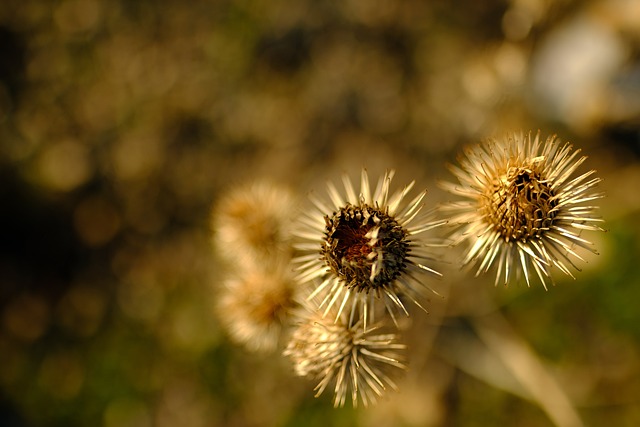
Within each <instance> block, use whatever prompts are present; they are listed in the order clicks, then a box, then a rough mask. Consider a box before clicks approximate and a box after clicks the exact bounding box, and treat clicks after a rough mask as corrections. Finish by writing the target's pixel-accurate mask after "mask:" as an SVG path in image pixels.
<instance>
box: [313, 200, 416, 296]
mask: <svg viewBox="0 0 640 427" xmlns="http://www.w3.org/2000/svg"><path fill="white" fill-rule="evenodd" d="M325 223H326V229H325V241H324V243H323V245H322V250H321V253H322V259H323V260H324V261H325V263H326V264H327V266H329V268H331V270H332V271H333V272H334V273H335V274H337V275H338V276H339V277H340V278H341V279H342V280H343V282H344V284H345V286H347V287H349V288H355V289H356V291H358V292H362V291H365V292H369V291H370V290H372V289H379V288H382V287H385V286H387V285H389V284H390V283H391V282H393V280H395V279H396V277H398V275H400V274H401V273H402V272H403V271H404V269H405V267H406V266H405V261H406V258H407V255H408V252H409V242H408V240H407V232H406V231H405V230H404V229H403V228H402V226H400V224H398V222H397V221H396V220H395V219H394V218H392V217H391V216H389V215H388V214H387V213H386V212H384V211H382V210H380V209H375V208H372V207H369V206H367V205H364V204H363V205H362V206H353V205H350V204H347V206H345V207H344V208H342V209H340V210H339V211H338V212H335V213H334V214H333V216H331V217H329V216H325Z"/></svg>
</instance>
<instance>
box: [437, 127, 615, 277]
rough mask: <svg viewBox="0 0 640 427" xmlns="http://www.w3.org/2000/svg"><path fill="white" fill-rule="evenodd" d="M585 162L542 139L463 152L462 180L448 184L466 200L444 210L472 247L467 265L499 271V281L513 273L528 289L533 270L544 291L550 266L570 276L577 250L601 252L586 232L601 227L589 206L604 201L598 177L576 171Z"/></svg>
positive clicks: (514, 139) (520, 138) (517, 139)
mask: <svg viewBox="0 0 640 427" xmlns="http://www.w3.org/2000/svg"><path fill="white" fill-rule="evenodd" d="M585 160H586V157H585V156H580V150H573V148H572V146H571V145H570V144H568V143H566V144H560V143H559V142H558V141H557V140H556V138H555V136H552V137H549V138H548V139H547V140H546V141H542V140H541V139H540V135H539V134H537V135H536V136H535V137H534V138H532V137H531V134H529V135H527V136H524V135H522V134H520V135H512V136H510V137H508V138H506V139H504V140H502V141H495V140H492V141H489V142H487V143H486V144H483V145H479V146H476V147H473V148H470V149H468V150H467V151H465V155H464V156H463V157H462V158H461V159H460V166H459V167H455V166H453V167H451V170H452V172H453V174H454V175H455V176H456V178H457V179H458V182H457V183H455V184H454V183H444V187H445V188H446V189H448V190H449V191H450V192H451V193H452V194H455V195H457V196H460V197H461V198H463V200H461V201H457V202H452V203H450V204H448V205H446V206H445V207H444V210H445V211H447V212H448V213H449V214H450V215H451V217H450V223H452V224H454V225H455V226H456V227H457V229H456V232H455V233H454V235H455V236H456V240H457V241H458V242H461V241H466V242H468V243H469V249H468V251H467V253H466V257H465V259H464V261H463V262H464V263H465V264H470V263H471V264H478V270H477V274H481V273H486V272H487V271H488V270H489V269H490V268H491V267H492V266H496V270H497V271H496V284H498V282H500V281H502V282H503V283H504V284H505V285H506V284H508V283H509V282H510V281H512V280H513V279H514V276H515V279H516V280H517V279H518V277H521V276H524V278H525V280H526V282H527V284H529V283H530V278H531V276H532V274H534V272H535V274H536V275H537V277H538V278H539V279H540V281H541V282H542V284H543V286H545V288H546V279H547V278H550V277H551V269H552V268H553V267H557V268H558V269H559V270H561V271H562V272H564V273H566V274H568V275H570V276H572V277H573V275H572V273H571V268H575V269H578V267H577V266H575V264H574V259H580V260H582V257H581V256H580V254H579V252H578V250H577V249H579V248H582V249H586V250H588V251H591V252H593V253H596V251H595V249H593V247H592V246H593V245H592V243H591V242H590V241H588V240H586V239H585V238H584V237H583V236H582V234H583V232H584V231H599V230H601V228H600V227H598V225H597V224H598V223H599V222H600V221H601V219H600V218H598V217H597V216H596V215H595V211H596V210H597V207H596V206H593V205H591V204H589V202H591V201H593V200H596V199H599V198H601V197H603V195H602V193H599V192H596V191H594V187H595V186H596V185H597V184H598V183H599V182H600V178H597V177H595V176H594V174H595V171H593V170H591V171H589V172H586V173H583V174H579V175H576V174H575V172H576V171H577V169H578V168H579V167H580V165H582V163H584V161H585Z"/></svg>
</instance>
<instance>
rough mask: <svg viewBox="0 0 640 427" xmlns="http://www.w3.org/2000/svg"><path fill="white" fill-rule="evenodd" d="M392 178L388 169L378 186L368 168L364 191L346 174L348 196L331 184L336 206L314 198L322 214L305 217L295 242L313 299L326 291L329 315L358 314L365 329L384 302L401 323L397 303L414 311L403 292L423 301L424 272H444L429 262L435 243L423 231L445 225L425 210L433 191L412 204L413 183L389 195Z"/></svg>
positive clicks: (322, 299)
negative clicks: (429, 248) (425, 201)
mask: <svg viewBox="0 0 640 427" xmlns="http://www.w3.org/2000/svg"><path fill="white" fill-rule="evenodd" d="M392 178H393V171H391V172H388V173H385V174H384V176H383V177H382V178H381V179H380V180H379V182H378V184H377V186H376V188H375V190H373V191H372V189H371V188H370V185H369V177H368V175H367V172H366V171H365V170H363V171H362V175H361V180H360V192H359V193H356V192H355V190H354V187H353V184H352V183H351V180H350V179H349V177H348V176H346V175H345V176H344V177H343V182H344V188H345V194H340V193H339V192H338V190H337V189H336V187H335V186H334V185H333V184H332V183H329V184H328V188H329V197H330V199H331V203H330V204H329V203H325V202H323V201H321V200H319V199H317V198H315V197H311V201H312V202H313V204H314V205H315V208H316V211H312V212H309V213H306V214H304V215H303V218H302V219H301V223H302V225H303V227H302V228H301V229H300V230H298V231H297V232H294V234H295V235H297V237H299V238H300V239H301V240H302V242H300V243H298V244H296V245H294V247H295V248H296V249H298V250H300V251H301V252H302V254H301V255H300V256H299V257H297V258H295V259H294V262H295V263H297V264H298V268H297V269H298V270H299V271H300V272H301V274H300V277H299V279H300V280H301V281H302V282H308V283H311V284H312V285H313V286H315V290H314V291H313V293H312V294H311V296H310V299H314V298H315V297H316V296H320V303H319V307H320V309H322V310H324V312H323V314H324V315H327V314H328V313H329V312H330V311H331V310H332V309H333V308H334V307H337V310H335V313H336V317H339V316H340V315H341V314H342V313H343V312H347V313H349V314H350V315H351V317H352V318H353V317H354V316H355V314H354V313H356V312H358V313H359V315H360V316H362V317H363V320H364V327H365V328H366V326H367V324H369V323H370V321H373V317H374V310H375V304H376V301H379V300H382V301H383V304H384V307H386V309H387V311H388V312H389V313H390V314H391V316H392V318H393V320H394V322H395V320H396V319H395V316H394V307H395V308H399V309H401V310H402V311H404V312H405V313H406V314H407V315H408V312H407V309H406V308H405V306H404V303H403V301H402V298H403V297H407V298H409V299H410V300H412V301H413V302H414V303H416V304H417V305H418V306H420V303H419V302H418V299H419V297H420V293H421V291H422V290H423V289H424V288H426V286H425V285H424V284H423V282H421V278H420V277H419V275H420V274H421V273H424V272H427V273H430V274H432V275H438V276H439V275H440V274H439V273H438V272H436V271H435V270H433V269H432V268H430V267H427V266H426V265H425V263H426V262H428V261H430V260H431V257H430V256H429V253H428V252H427V250H426V249H427V246H429V245H430V244H429V243H428V241H427V240H425V239H422V238H421V237H420V235H421V234H422V233H424V232H426V231H428V230H430V229H432V228H434V227H436V226H438V225H441V224H442V223H443V222H436V221H433V220H431V219H429V218H428V217H427V216H426V215H424V214H423V212H422V207H423V199H424V196H425V194H426V192H422V193H420V194H419V195H418V196H416V197H415V198H414V199H412V200H411V201H409V202H408V203H407V202H406V200H405V197H406V196H407V194H408V193H409V191H410V190H411V188H412V187H413V184H414V183H413V182H412V183H411V184H409V185H408V186H406V187H405V188H404V189H402V190H401V191H398V192H396V193H393V194H390V192H389V186H390V183H391V179H392Z"/></svg>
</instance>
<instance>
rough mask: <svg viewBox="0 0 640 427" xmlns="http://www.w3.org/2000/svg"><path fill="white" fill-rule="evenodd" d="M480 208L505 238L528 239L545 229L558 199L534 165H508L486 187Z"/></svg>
mask: <svg viewBox="0 0 640 427" xmlns="http://www.w3.org/2000/svg"><path fill="white" fill-rule="evenodd" d="M487 190H488V191H487V193H488V194H487V197H486V199H484V206H483V209H484V211H485V215H486V217H487V218H488V219H489V221H490V222H492V223H493V225H494V227H495V230H496V231H497V232H498V233H499V234H500V235H501V236H502V237H503V238H504V240H505V241H507V242H509V241H517V240H521V241H525V242H526V241H528V240H529V239H530V238H533V237H540V235H541V234H542V233H543V232H544V231H545V230H548V229H549V227H550V226H551V225H552V223H553V219H554V218H555V216H556V215H557V210H556V207H557V200H556V199H555V197H554V196H555V195H554V192H553V189H552V188H551V186H550V185H549V183H548V182H545V181H544V180H543V179H542V178H541V174H540V172H539V171H537V170H536V168H535V165H532V167H531V168H529V167H511V168H509V169H508V170H507V171H506V172H505V173H504V174H502V175H501V176H499V177H497V179H496V180H495V182H494V183H493V186H492V187H489V188H487Z"/></svg>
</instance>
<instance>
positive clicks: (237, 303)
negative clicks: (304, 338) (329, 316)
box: [217, 265, 295, 352]
mask: <svg viewBox="0 0 640 427" xmlns="http://www.w3.org/2000/svg"><path fill="white" fill-rule="evenodd" d="M294 295H295V286H294V281H293V278H292V277H291V274H290V272H289V268H288V266H286V265H281V266H278V267H276V268H274V269H260V270H257V269H249V270H247V271H244V272H242V273H241V274H239V275H238V276H233V277H231V278H229V279H228V280H227V281H226V283H225V286H224V288H222V290H221V294H220V295H219V300H218V307H217V308H218V315H219V318H220V320H221V321H222V323H223V324H224V325H225V326H226V329H227V331H228V332H229V334H230V336H231V338H232V339H234V340H235V341H236V342H238V343H241V344H244V345H245V346H246V347H247V348H248V349H250V350H255V351H264V352H269V351H273V350H275V349H276V347H277V345H278V343H279V342H280V336H281V335H282V333H283V329H284V328H285V327H286V325H288V324H289V321H288V316H289V314H290V311H291V310H292V308H293V307H294V305H295V302H294Z"/></svg>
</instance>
